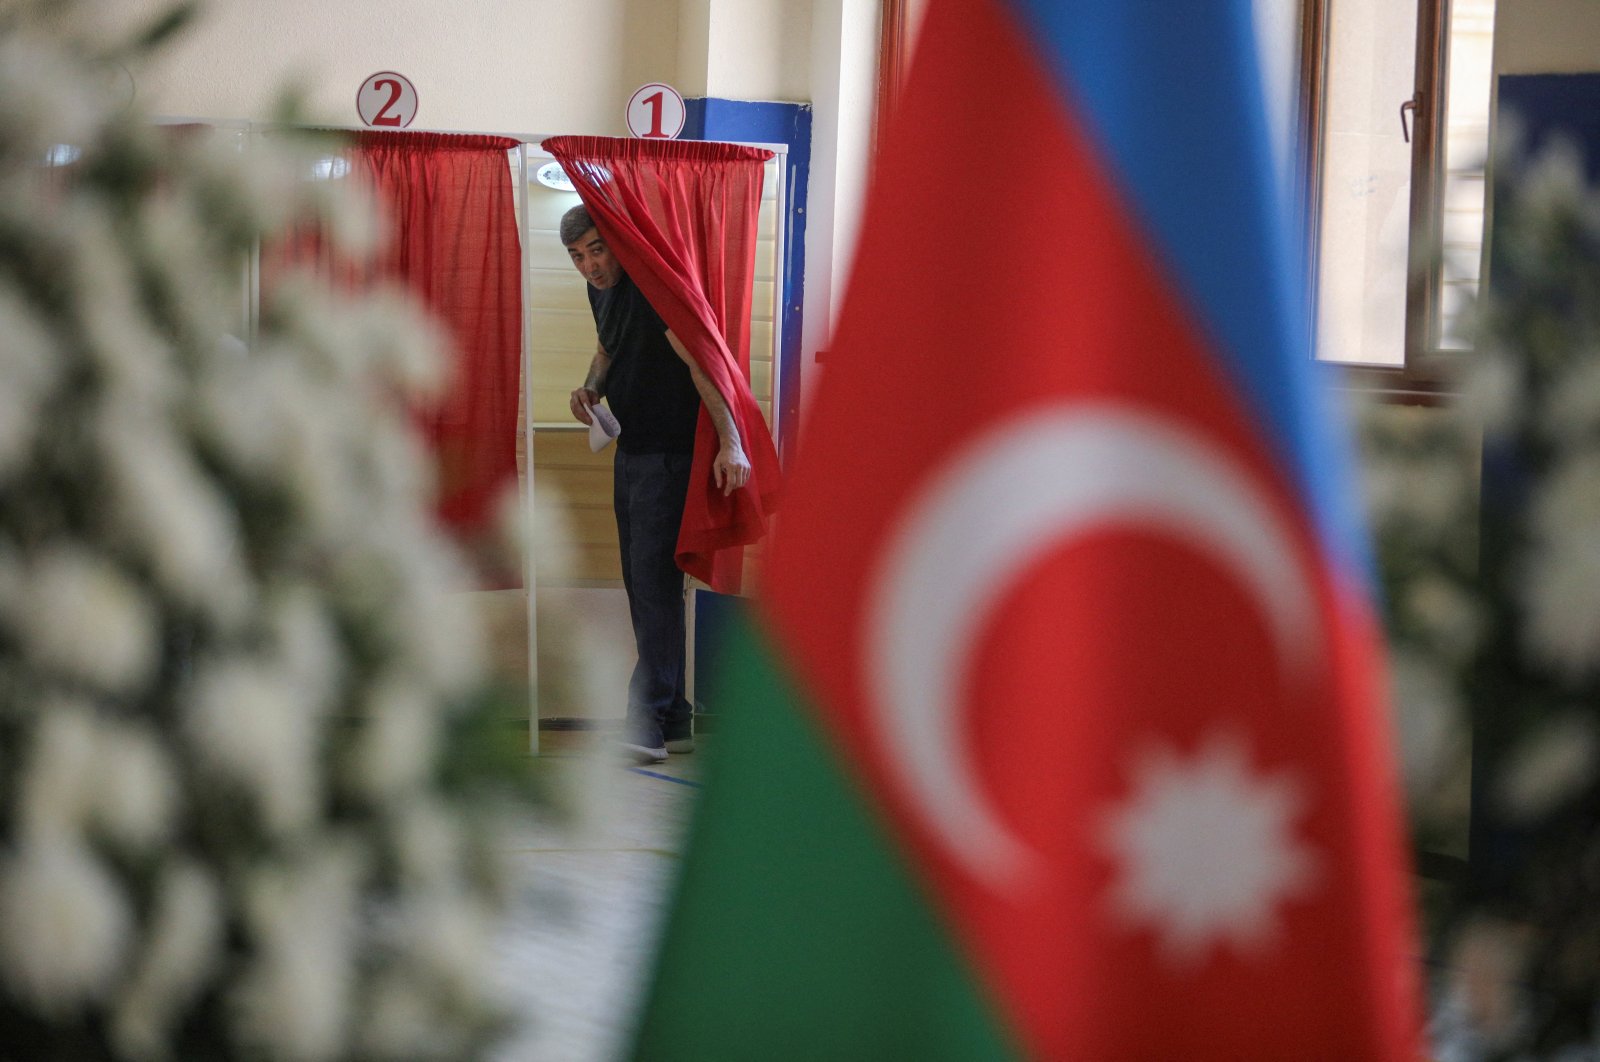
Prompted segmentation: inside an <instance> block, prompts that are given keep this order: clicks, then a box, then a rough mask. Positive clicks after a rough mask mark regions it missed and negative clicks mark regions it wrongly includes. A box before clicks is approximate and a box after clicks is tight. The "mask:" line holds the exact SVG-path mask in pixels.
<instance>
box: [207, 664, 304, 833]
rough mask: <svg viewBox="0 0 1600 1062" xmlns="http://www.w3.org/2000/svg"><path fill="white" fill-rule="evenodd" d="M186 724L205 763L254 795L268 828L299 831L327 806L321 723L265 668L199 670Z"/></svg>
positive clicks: (222, 666)
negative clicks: (319, 761)
mask: <svg viewBox="0 0 1600 1062" xmlns="http://www.w3.org/2000/svg"><path fill="white" fill-rule="evenodd" d="M184 726H185V730H186V731H187V734H188V737H189V740H190V741H191V742H192V743H193V745H194V746H195V748H196V749H197V750H198V752H199V754H200V756H201V757H202V758H203V760H204V761H205V762H206V764H207V765H209V766H210V767H211V769H212V770H214V771H215V772H217V773H219V774H220V775H222V776H223V777H225V778H228V779H231V780H232V781H234V782H236V783H239V784H241V785H243V786H244V787H245V788H246V789H247V790H248V791H249V792H250V793H251V795H252V796H253V797H254V799H255V802H256V807H257V809H258V811H259V813H260V814H261V817H262V818H263V820H264V821H265V824H266V826H267V828H268V829H270V830H273V831H275V832H278V833H287V832H291V831H294V830H296V829H299V828H301V827H303V826H305V825H306V824H307V823H309V822H310V821H311V819H312V816H313V815H315V814H316V811H317V809H318V808H319V807H320V806H321V801H322V794H321V775H320V774H319V773H318V765H317V759H316V757H317V736H318V735H317V730H316V726H315V722H314V720H313V718H312V716H311V713H310V712H309V711H308V710H307V708H306V707H305V706H304V705H303V704H301V702H300V701H299V699H298V698H297V696H296V694H295V690H294V688H293V687H292V686H290V685H289V684H288V683H287V682H285V681H284V680H283V679H282V678H280V677H279V676H277V675H274V674H272V673H270V672H268V671H267V670H266V669H265V668H264V667H263V666H262V665H261V664H259V663H256V662H253V661H249V660H245V659H234V660H227V661H223V662H220V663H212V662H208V663H204V664H202V665H200V668H199V670H198V673H197V674H196V676H195V678H194V680H193V683H192V686H191V687H190V689H189V690H188V692H187V694H186V695H185V697H184Z"/></svg>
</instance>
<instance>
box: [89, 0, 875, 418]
mask: <svg viewBox="0 0 1600 1062" xmlns="http://www.w3.org/2000/svg"><path fill="white" fill-rule="evenodd" d="M167 4H168V0H121V2H120V3H115V4H112V3H107V4H106V5H105V6H104V9H103V13H102V14H99V15H97V16H96V17H97V18H98V19H100V20H101V21H102V22H105V21H111V22H114V23H116V24H118V25H121V26H125V27H131V26H134V25H137V24H140V23H143V22H146V21H149V20H150V19H152V18H154V17H155V16H156V15H157V14H159V13H160V12H162V11H164V10H165V9H166V7H167ZM879 7H880V3H879V0H581V2H575V0H483V2H480V3H476V4H472V5H469V6H466V7H462V6H459V5H448V4H440V3H436V2H433V0H384V2H383V3H377V2H374V0H340V2H328V0H212V2H211V3H210V4H208V5H207V6H206V7H205V9H204V12H203V14H202V17H201V19H200V21H199V23H198V25H197V26H195V27H193V28H192V29H191V30H190V31H189V32H186V33H185V34H183V35H182V36H181V37H180V38H179V39H178V40H177V42H176V43H175V44H174V45H172V46H171V47H170V48H169V49H168V51H167V52H166V53H164V54H163V55H162V56H161V57H160V59H159V61H157V62H155V63H154V64H152V65H150V66H149V67H147V68H141V69H137V70H135V71H134V78H135V84H136V91H137V93H138V95H139V98H140V100H141V102H142V103H143V104H144V106H145V107H146V108H147V109H149V110H150V111H153V112H154V113H157V114H162V115H168V116H174V117H178V116H181V117H195V118H210V119H218V120H221V119H249V120H258V121H259V120H267V119H270V118H272V117H274V114H275V106H276V103H277V101H278V99H279V97H280V94H281V92H282V91H283V90H284V89H285V88H287V87H288V86H290V85H291V84H298V85H299V86H300V87H301V88H303V90H304V93H305V96H304V98H305V100H306V103H307V105H308V108H309V112H310V113H309V115H308V117H309V118H310V119H311V120H314V121H321V122H328V123H331V124H337V125H353V124H357V123H358V122H359V118H358V116H357V115H356V113H355V94H356V89H357V88H358V87H359V86H360V84H361V83H362V81H364V80H365V79H366V78H367V77H368V75H370V74H373V73H376V72H377V71H380V70H395V71H398V72H399V73H402V74H404V75H406V77H408V78H410V79H411V81H412V83H413V84H414V85H415V86H416V89H417V95H418V99H419V101H420V103H419V107H418V113H417V118H416V125H417V127H418V128H426V129H445V130H476V131H485V132H505V133H514V134H515V133H522V134H532V135H538V134H547V133H598V134H609V135H626V132H627V128H626V123H625V120H624V117H623V108H624V106H625V105H626V103H627V99H628V96H629V95H630V94H631V93H632V92H633V90H634V89H635V88H637V87H638V86H639V85H642V84H645V83H647V82H651V81H663V82H666V83H668V84H672V85H674V86H675V87H677V88H678V89H679V90H680V91H681V92H683V93H684V95H687V96H694V95H705V94H710V95H714V96H719V97H722V98H726V99H748V100H788V101H801V102H807V101H808V102H811V103H812V105H813V108H814V132H813V150H812V172H811V186H810V187H811V200H810V202H811V205H810V207H809V209H808V211H807V218H806V242H807V248H806V259H807V268H806V291H807V309H806V314H805V324H804V338H803V347H804V351H805V363H804V364H803V365H802V369H801V373H802V390H803V391H805V392H807V393H809V392H810V391H812V390H814V386H813V385H814V383H815V379H814V377H815V374H814V372H813V371H812V369H811V361H812V354H813V352H815V351H816V350H817V349H818V348H819V347H825V346H826V345H827V344H828V342H829V337H828V333H829V331H830V330H831V326H832V321H833V318H834V316H835V314H836V313H837V309H838V303H839V301H840V298H841V296H842V293H843V287H844V282H845V278H846V275H847V273H848V263H849V260H850V256H851V253H852V252H853V249H854V246H855V236H856V230H857V228H858V227H859V224H860V206H861V201H862V198H863V196H864V194H865V186H866V178H867V158H868V153H869V151H870V136H871V122H872V111H873V102H874V93H875V77H876V69H877V46H878V39H877V35H878V28H879V22H878V12H879Z"/></svg>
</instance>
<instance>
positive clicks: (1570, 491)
mask: <svg viewBox="0 0 1600 1062" xmlns="http://www.w3.org/2000/svg"><path fill="white" fill-rule="evenodd" d="M1530 525H1531V528H1532V530H1533V532H1534V535H1533V545H1534V548H1532V549H1531V550H1530V551H1529V559H1528V561H1527V570H1526V572H1525V573H1524V574H1523V578H1522V579H1521V580H1520V582H1519V584H1518V589H1519V591H1520V598H1521V603H1522V606H1523V609H1524V612H1525V616H1526V624H1525V636H1526V639H1527V647H1528V650H1529V652H1530V653H1531V654H1533V655H1534V656H1535V657H1536V658H1538V659H1540V660H1543V661H1545V662H1547V663H1549V664H1551V665H1553V666H1555V667H1557V668H1558V669H1560V670H1562V671H1563V672H1565V673H1567V674H1568V675H1571V676H1580V675H1583V674H1585V673H1586V672H1588V671H1589V670H1590V669H1592V668H1593V667H1594V666H1595V665H1596V664H1597V663H1600V455H1596V454H1592V453H1590V454H1583V455H1580V456H1578V457H1576V458H1572V459H1569V460H1567V461H1565V462H1563V463H1562V464H1561V465H1560V466H1559V467H1558V468H1556V469H1555V470H1554V471H1553V472H1552V473H1551V474H1550V475H1548V476H1546V477H1545V479H1544V482H1543V483H1542V484H1541V488H1540V490H1539V492H1538V493H1537V494H1536V495H1535V497H1534V500H1533V504H1532V515H1531V519H1530Z"/></svg>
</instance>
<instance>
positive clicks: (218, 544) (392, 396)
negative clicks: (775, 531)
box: [0, 0, 526, 1060]
mask: <svg viewBox="0 0 1600 1062" xmlns="http://www.w3.org/2000/svg"><path fill="white" fill-rule="evenodd" d="M63 6H67V7H71V6H82V5H71V4H68V5H61V4H55V3H38V2H32V0H19V2H12V3H7V4H5V5H3V6H0V381H3V384H0V1056H3V1057H7V1058H30V1059H74V1060H81V1059H95V1058H127V1059H154V1058H184V1059H202V1058H203V1059H225V1058H241V1057H248V1058H278V1059H294V1060H316V1059H334V1058H347V1057H361V1058H449V1059H458V1058H465V1057H471V1056H473V1055H475V1054H477V1053H479V1052H480V1051H481V1049H482V1047H483V1045H484V1044H486V1043H487V1042H489V1041H490V1040H491V1039H492V1038H493V1036H494V1035H495V1033H496V1030H497V1028H498V1027H499V1025H500V1023H501V1018H502V1016H501V1015H500V1014H499V1013H498V1012H497V1009H496V1007H495V1005H494V1002H493V1000H492V998H491V993H490V991H489V988H488V987H487V981H486V977H485V969H484V967H485V965H486V962H485V956H486V955H487V953H488V944H489V937H490V934H491V928H492V926H493V922H494V919H495V917H496V914H497V911H498V910H499V908H500V906H501V904H502V902H503V900H504V899H505V897H504V879H503V876H502V874H501V872H500V870H499V868H498V866H497V851H498V847H497V843H496V834H495V832H494V829H495V827H494V823H495V822H496V821H497V819H496V817H495V816H494V815H493V814H492V810H493V809H494V808H496V807H499V806H500V804H499V801H500V798H501V797H502V796H503V795H504V794H505V793H506V792H507V791H508V788H509V787H511V786H513V785H514V783H515V781H516V779H517V778H518V776H519V775H520V773H521V772H525V770H526V763H525V760H523V759H522V758H521V755H520V754H521V751H522V750H521V747H520V745H519V744H518V743H517V742H515V741H512V742H510V743H509V744H510V747H509V748H507V744H508V743H507V742H505V741H498V740H496V739H495V738H494V737H492V736H489V735H490V734H491V730H490V727H491V723H498V719H499V716H497V715H496V705H495V703H494V701H493V698H492V697H491V696H489V695H488V694H486V692H485V686H484V683H483V679H482V672H481V670H480V663H479V656H480V653H479V639H478V634H477V632H476V630H475V627H474V617H473V615H472V614H471V612H470V611H469V610H468V609H467V608H466V607H465V605H464V604H463V598H462V595H459V594H454V593H452V592H451V591H452V590H455V589H460V588H461V587H462V586H463V585H465V578H464V573H463V571H462V570H461V567H460V565H459V564H458V562H457V561H456V559H455V555H454V554H453V552H452V550H451V548H450V547H449V546H448V545H447V543H445V542H444V541H443V540H442V539H441V538H440V537H439V535H438V533H437V532H436V531H435V530H434V528H433V526H432V524H431V521H430V517H429V516H428V503H427V497H428V490H429V483H428V473H427V471H426V470H427V462H426V459H425V456H424V455H423V454H422V453H421V452H420V450H419V447H418V444H417V443H416V442H415V441H414V440H413V438H412V436H411V434H410V431H409V429H408V427H407V422H406V418H405V414H404V400H405V399H408V398H411V397H415V396H418V395H425V394H426V393H428V392H429V389H430V388H432V387H434V386H436V385H437V384H438V383H439V380H440V374H441V369H440V362H439V359H438V357H437V355H436V344H435V340H434V332H433V330H432V328H431V327H430V326H429V325H428V323H427V322H426V321H425V320H423V319H422V318H421V317H420V316H419V315H418V314H417V313H416V312H414V311H413V310H412V309H411V308H410V307H409V306H408V305H407V304H406V303H405V302H404V301H403V300H401V299H399V298H398V297H365V298H342V297H339V296H336V295H334V294H332V293H330V292H327V291H324V290H319V289H317V288H315V287H314V286H312V285H309V284H308V285H306V286H305V287H304V288H303V289H301V290H298V291H286V292H283V293H282V297H280V298H277V299H274V300H273V309H272V311H271V312H270V313H267V314H265V315H263V318H262V320H261V321H260V322H259V327H258V328H257V329H256V330H255V335H253V336H252V337H251V343H250V348H249V349H248V350H246V347H245V344H244V343H243V342H242V341H241V340H239V339H235V338H233V337H234V336H236V335H242V334H243V333H244V331H245V327H244V325H243V320H242V319H243V317H244V313H243V306H244V304H245V303H244V298H243V290H244V288H243V282H242V281H243V276H244V273H243V269H244V263H245V262H246V260H247V258H248V256H249V254H250V253H251V252H252V249H253V247H254V245H255V243H256V241H257V240H259V239H260V238H261V237H262V236H263V235H264V234H267V233H271V232H274V231H278V230H279V229H280V228H281V227H282V226H283V225H284V224H285V223H286V222H287V221H288V220H290V219H291V218H292V217H295V216H297V215H298V214H299V213H300V212H302V211H307V210H321V211H327V212H329V217H330V218H332V219H333V220H334V222H335V223H336V224H337V232H338V233H339V234H340V236H341V238H342V240H343V241H344V249H345V250H347V251H350V252H352V253H358V252H360V251H361V250H362V248H363V245H364V243H368V242H370V240H371V239H372V229H373V226H372V224H371V222H370V214H369V213H368V212H367V211H365V210H364V209H362V208H361V205H360V204H357V203H354V202H351V201H347V200H345V199H344V198H342V196H343V195H344V194H345V193H341V192H340V191H339V189H338V188H337V187H336V184H337V183H336V182H328V181H309V180H306V179H305V175H306V174H307V173H308V172H309V167H310V166H311V163H312V160H313V158H314V155H313V154H310V153H308V152H309V149H307V148H304V147H302V148H299V149H297V148H295V147H294V146H293V145H279V146H278V147H277V148H275V149H274V150H271V151H269V150H267V149H265V148H261V147H256V146H253V147H252V150H251V151H250V152H248V154H246V153H244V152H241V151H240V150H239V145H238V143H237V142H236V141H235V140H232V139H229V138H226V137H223V138H218V137H215V136H210V135H206V134H205V133H203V132H199V131H194V130H175V129H162V128H160V127H157V126H155V125H153V124H151V123H149V122H148V121H146V120H144V119H143V118H142V117H141V116H140V115H139V114H138V113H137V112H136V111H134V110H132V109H131V108H130V105H129V104H128V102H127V101H126V100H122V101H117V100H115V99H114V98H112V96H111V95H110V94H107V93H105V92H103V91H102V86H104V85H105V84H106V78H105V76H104V74H103V71H105V70H107V69H111V70H115V69H116V64H117V63H119V62H126V63H136V62H137V61H138V57H139V55H140V54H142V53H143V52H145V51H147V50H148V49H150V48H153V47H155V46H156V45H157V43H158V42H159V41H160V40H161V39H163V38H164V37H165V36H166V35H167V34H168V33H170V32H171V31H172V30H174V29H175V28H176V27H177V26H178V25H179V24H180V23H181V21H182V19H181V18H179V17H172V18H169V19H167V20H165V21H164V22H163V23H162V24H160V25H158V26H156V27H153V28H152V29H151V30H150V31H149V32H148V33H146V34H145V35H144V36H142V37H141V38H139V39H137V40H134V41H131V42H129V43H127V44H124V45H118V46H114V47H113V46H108V45H106V44H104V43H103V42H96V41H93V40H91V39H88V38H85V37H81V36H78V37H74V36H71V35H66V36H64V35H62V34H61V33H59V32H57V33H46V32H44V30H43V27H44V25H45V24H46V23H47V22H52V21H53V20H54V21H56V22H58V21H59V15H60V8H62V7H63ZM124 95H126V93H125V92H124ZM274 139H284V138H274ZM501 711H502V712H503V709H501ZM494 733H496V734H497V733H499V731H494ZM496 766H498V767H499V768H500V769H499V770H498V773H497V772H496V770H495V768H496Z"/></svg>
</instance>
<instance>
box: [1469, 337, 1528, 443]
mask: <svg viewBox="0 0 1600 1062" xmlns="http://www.w3.org/2000/svg"><path fill="white" fill-rule="evenodd" d="M1469 364H1470V369H1469V371H1468V373H1467V376H1466V380H1465V381H1464V383H1465V386H1464V387H1463V389H1462V395H1461V400H1460V403H1459V409H1460V412H1461V414H1462V415H1463V416H1465V417H1466V418H1467V419H1468V420H1469V421H1470V422H1473V423H1476V424H1480V425H1482V426H1483V430H1484V431H1485V432H1486V433H1487V434H1489V435H1501V434H1504V433H1505V432H1507V431H1509V430H1510V428H1511V426H1512V425H1513V424H1515V423H1516V421H1517V420H1518V418H1519V417H1520V414H1521V412H1522V409H1521V407H1522V402H1523V394H1522V375H1521V368H1520V366H1519V365H1518V363H1517V360H1516V359H1515V358H1513V357H1511V356H1510V355H1509V354H1507V353H1506V352H1505V351H1503V350H1499V349H1491V348H1484V349H1480V350H1479V351H1478V352H1477V354H1476V356H1475V357H1474V358H1473V359H1472V361H1471V362H1470V363H1469Z"/></svg>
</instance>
